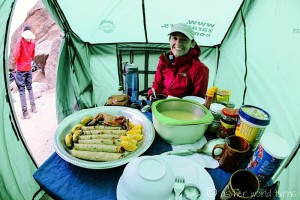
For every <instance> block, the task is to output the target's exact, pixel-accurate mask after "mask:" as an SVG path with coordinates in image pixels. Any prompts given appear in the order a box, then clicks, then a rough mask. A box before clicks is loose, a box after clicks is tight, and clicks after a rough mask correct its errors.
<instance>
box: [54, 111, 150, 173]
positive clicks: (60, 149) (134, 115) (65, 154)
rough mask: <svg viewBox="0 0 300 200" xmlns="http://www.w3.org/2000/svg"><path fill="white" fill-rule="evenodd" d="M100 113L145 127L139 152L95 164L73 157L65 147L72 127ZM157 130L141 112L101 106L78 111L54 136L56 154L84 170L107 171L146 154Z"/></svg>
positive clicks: (59, 127)
mask: <svg viewBox="0 0 300 200" xmlns="http://www.w3.org/2000/svg"><path fill="white" fill-rule="evenodd" d="M98 113H106V114H111V115H115V116H124V117H126V118H128V119H129V120H130V121H132V122H133V123H135V124H141V125H142V127H143V131H142V132H143V134H144V137H143V139H142V140H141V141H140V142H139V144H140V146H139V148H138V149H137V150H135V151H133V152H130V153H128V154H126V156H125V157H124V158H121V159H119V160H115V161H108V162H94V161H87V160H81V159H78V158H75V157H73V156H72V155H71V153H70V149H69V148H68V147H67V146H66V145H65V142H64V139H65V136H66V134H67V133H68V132H70V130H71V129H72V127H73V126H74V125H76V124H78V123H80V120H81V119H82V118H83V117H85V116H90V115H91V116H96V115H97V114H98ZM154 137H155V130H154V127H153V125H152V122H151V121H150V120H149V119H148V118H147V117H146V116H145V115H144V114H143V113H142V112H140V111H139V110H137V109H133V108H127V107H122V106H100V107H97V108H90V109H84V110H81V111H78V112H76V113H74V114H72V115H70V116H68V117H66V118H65V119H64V120H63V121H62V122H61V123H60V124H59V125H58V127H57V129H56V132H55V136H54V148H55V151H56V153H57V154H58V155H59V156H60V157H61V158H62V159H64V160H65V161H67V162H69V163H71V164H74V165H77V166H79V167H83V168H89V169H107V168H113V167H117V166H121V165H123V164H126V163H128V162H129V161H130V160H132V159H134V158H135V157H138V156H140V155H141V154H142V153H144V152H145V151H146V150H147V149H148V148H149V147H150V146H151V144H152V143H153V140H154Z"/></svg>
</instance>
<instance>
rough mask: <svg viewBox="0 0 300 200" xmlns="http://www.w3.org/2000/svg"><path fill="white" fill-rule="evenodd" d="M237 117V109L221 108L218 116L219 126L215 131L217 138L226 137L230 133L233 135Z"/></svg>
mask: <svg viewBox="0 0 300 200" xmlns="http://www.w3.org/2000/svg"><path fill="white" fill-rule="evenodd" d="M238 117H239V114H238V109H234V108H223V109H222V114H221V116H220V126H219V128H218V131H217V136H218V137H219V138H226V137H228V136H230V135H234V132H235V127H236V124H237V120H238Z"/></svg>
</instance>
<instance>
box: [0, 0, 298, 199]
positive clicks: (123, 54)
mask: <svg viewBox="0 0 300 200" xmlns="http://www.w3.org/2000/svg"><path fill="white" fill-rule="evenodd" d="M42 1H43V3H44V5H45V7H46V9H47V10H48V12H49V13H50V14H51V16H52V17H53V19H54V21H55V22H56V23H57V25H58V26H59V27H60V28H61V30H62V31H63V32H64V34H65V35H64V39H63V42H62V45H61V49H60V57H59V61H58V66H57V83H56V112H57V121H58V122H61V121H62V120H63V119H64V118H65V117H67V116H69V115H71V114H73V113H75V112H76V111H78V110H82V109H85V108H92V107H97V106H102V105H104V103H105V102H106V100H107V98H108V97H109V96H110V95H113V94H117V93H118V87H119V86H122V85H124V76H123V74H122V68H123V63H124V62H129V63H134V64H135V65H136V66H138V68H139V82H140V85H139V88H140V91H141V94H142V92H143V91H146V90H147V88H149V87H150V86H151V84H152V81H153V78H154V73H155V70H156V65H157V62H158V56H159V55H160V54H161V53H163V52H165V51H167V50H168V49H169V44H168V31H169V30H170V27H171V26H172V25H173V24H175V23H178V22H183V23H187V24H189V25H191V26H192V27H193V29H194V31H195V32H196V37H195V40H196V41H197V44H198V45H199V46H200V47H201V55H200V59H201V60H202V61H203V62H204V63H205V64H206V65H207V66H208V68H209V87H211V86H217V87H218V88H221V89H226V90H230V91H231V97H230V102H231V103H232V104H234V105H235V107H236V108H239V107H240V106H241V105H254V106H257V107H260V108H263V109H264V110H266V111H267V112H268V113H269V114H270V115H271V123H270V125H268V127H267V128H266V131H265V132H270V133H274V134H277V135H279V136H281V137H282V138H283V139H284V140H285V141H286V142H287V143H288V144H289V146H290V148H291V153H290V156H289V157H288V158H287V159H286V160H285V161H284V163H283V164H282V165H281V167H280V169H279V170H278V172H277V173H276V174H275V175H274V177H273V180H274V181H276V180H278V181H280V188H279V191H280V193H279V195H280V194H282V199H289V198H286V197H285V195H287V193H289V196H290V197H292V198H290V199H299V196H300V192H299V188H300V182H299V181H298V180H299V179H298V177H297V173H298V171H299V165H300V156H299V152H298V151H297V150H298V149H299V138H300V133H299V129H300V127H299V126H300V123H299V120H297V119H298V117H297V115H298V114H299V113H300V106H297V105H299V103H296V102H298V101H299V100H297V99H300V90H299V89H297V88H298V87H299V85H300V84H299V78H298V75H299V74H300V67H299V63H300V56H299V55H300V54H299V52H300V12H299V10H300V2H299V0H290V1H288V2H286V1H284V0H264V1H253V0H244V1H243V0H235V1H233V0H222V1H219V0H210V1H205V0H185V1H172V4H170V2H169V1H167V0H160V1H153V0H126V1H121V0H113V1H112V0H102V1H97V0H90V1H71V0H42ZM15 4H16V1H15V0H0V13H1V18H0V26H1V29H0V37H1V42H0V56H1V58H2V59H1V61H0V63H1V64H0V65H1V67H2V70H0V74H1V75H0V82H1V85H2V86H4V87H1V88H0V92H1V99H0V112H1V113H2V114H1V115H0V118H1V120H0V124H1V126H0V143H1V145H0V157H1V164H0V177H1V180H2V181H1V182H0V191H1V192H0V199H26V200H27V199H32V197H33V196H34V194H35V193H36V192H37V191H38V190H39V185H38V184H37V183H36V182H35V180H34V179H33V176H32V174H33V173H34V172H35V171H36V169H37V165H36V163H35V162H34V159H32V156H31V155H30V152H29V151H28V149H27V148H26V141H24V138H23V136H22V134H23V133H22V130H21V129H20V126H19V124H18V120H17V118H16V114H15V111H14V107H13V105H12V103H11V94H10V89H9V88H10V87H9V77H8V69H9V67H8V52H9V50H8V48H9V44H8V41H9V38H8V35H9V31H10V21H11V16H12V15H13V14H14V13H13V11H14V5H15ZM79 13H80V14H79ZM297 66H298V67H297ZM297 121H298V122H297ZM297 152H298V153H297ZM287 196H288V195H287Z"/></svg>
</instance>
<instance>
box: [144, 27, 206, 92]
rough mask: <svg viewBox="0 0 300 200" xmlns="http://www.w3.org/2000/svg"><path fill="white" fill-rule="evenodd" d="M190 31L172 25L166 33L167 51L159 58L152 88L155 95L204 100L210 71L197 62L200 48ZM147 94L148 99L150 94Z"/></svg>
mask: <svg viewBox="0 0 300 200" xmlns="http://www.w3.org/2000/svg"><path fill="white" fill-rule="evenodd" d="M194 36H195V33H194V31H193V29H192V28H191V27H190V26H189V25H187V24H184V23H178V24H175V25H173V27H172V28H171V31H170V33H169V43H170V48H171V50H170V52H167V53H164V54H162V55H161V56H160V57H159V62H158V65H157V69H156V73H155V76H154V81H153V84H152V88H154V90H155V92H156V93H157V94H164V95H165V96H174V97H179V98H182V97H184V96H198V97H202V98H205V94H206V90H207V86H208V77H209V69H208V67H207V66H206V65H205V64H203V63H202V62H201V61H200V59H199V56H200V47H199V46H198V45H197V43H196V41H195V39H194ZM152 93H153V92H152V89H150V90H149V91H148V97H150V96H151V95H152Z"/></svg>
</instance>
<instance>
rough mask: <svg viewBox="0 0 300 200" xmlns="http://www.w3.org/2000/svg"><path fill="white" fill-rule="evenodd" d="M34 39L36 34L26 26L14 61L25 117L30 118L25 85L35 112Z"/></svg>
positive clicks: (16, 48)
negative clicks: (33, 77)
mask: <svg viewBox="0 0 300 200" xmlns="http://www.w3.org/2000/svg"><path fill="white" fill-rule="evenodd" d="M34 39H35V35H34V34H33V33H32V32H31V27H30V26H25V28H24V31H23V33H22V34H21V38H20V39H19V40H18V42H17V44H16V47H15V49H14V62H15V65H16V73H15V81H16V85H17V86H18V90H19V94H20V101H21V107H22V113H23V117H24V119H28V118H30V116H29V113H28V111H27V102H26V94H25V87H26V88H27V90H28V96H29V99H30V106H31V111H32V112H33V113H36V112H37V109H36V105H35V101H34V95H33V91H32V71H31V62H32V60H33V58H34V54H35V42H34Z"/></svg>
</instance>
